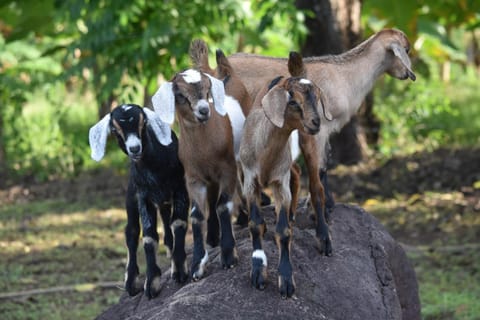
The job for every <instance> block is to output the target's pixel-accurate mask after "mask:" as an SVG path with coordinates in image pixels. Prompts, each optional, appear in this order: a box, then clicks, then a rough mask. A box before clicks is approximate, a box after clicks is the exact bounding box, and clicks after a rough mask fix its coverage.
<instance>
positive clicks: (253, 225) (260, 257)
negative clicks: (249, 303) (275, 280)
mask: <svg viewBox="0 0 480 320" xmlns="http://www.w3.org/2000/svg"><path fill="white" fill-rule="evenodd" d="M249 211H250V219H249V222H248V229H249V231H250V236H251V239H252V247H253V253H252V271H251V272H250V282H251V284H252V286H253V287H255V288H257V289H259V290H264V289H265V282H266V280H267V255H266V254H265V251H264V250H263V247H262V241H263V235H264V234H265V232H266V230H267V226H266V224H265V220H263V217H262V216H261V214H260V209H259V207H258V205H257V203H255V202H251V203H250V205H249Z"/></svg>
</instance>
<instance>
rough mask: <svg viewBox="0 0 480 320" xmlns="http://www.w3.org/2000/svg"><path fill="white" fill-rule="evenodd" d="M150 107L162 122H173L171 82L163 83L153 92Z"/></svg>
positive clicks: (173, 103) (173, 107) (173, 104)
mask: <svg viewBox="0 0 480 320" xmlns="http://www.w3.org/2000/svg"><path fill="white" fill-rule="evenodd" d="M152 105H153V109H154V110H155V112H156V113H157V114H158V115H159V117H160V119H161V120H162V121H163V122H166V123H168V124H172V123H173V121H174V120H175V96H174V95H173V85H172V83H171V82H165V83H164V84H162V85H161V86H160V88H159V89H158V90H157V92H155V94H154V95H153V96H152Z"/></svg>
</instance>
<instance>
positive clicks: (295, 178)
mask: <svg viewBox="0 0 480 320" xmlns="http://www.w3.org/2000/svg"><path fill="white" fill-rule="evenodd" d="M300 175H301V169H300V166H299V165H298V164H297V163H295V162H294V163H292V166H291V168H290V193H291V195H292V204H291V205H290V212H289V217H288V218H289V220H290V221H291V222H294V221H295V215H296V211H297V205H298V194H299V192H300Z"/></svg>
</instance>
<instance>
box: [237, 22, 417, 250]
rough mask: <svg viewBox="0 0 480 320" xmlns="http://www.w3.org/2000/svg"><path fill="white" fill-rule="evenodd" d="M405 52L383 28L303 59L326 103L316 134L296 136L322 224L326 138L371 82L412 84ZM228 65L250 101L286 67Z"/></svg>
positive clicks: (397, 37) (253, 61)
mask: <svg viewBox="0 0 480 320" xmlns="http://www.w3.org/2000/svg"><path fill="white" fill-rule="evenodd" d="M409 50H410V43H409V41H408V39H407V37H406V36H405V34H404V33H403V32H402V31H400V30H395V29H386V30H382V31H380V32H378V33H376V34H374V35H373V36H371V37H370V38H368V39H367V40H365V41H364V42H362V43H360V44H359V45H358V46H356V47H355V48H353V49H351V50H349V51H347V52H345V53H343V54H340V55H327V56H322V57H312V58H305V59H303V62H304V66H305V70H306V72H307V73H308V76H309V79H311V80H312V81H313V82H314V83H315V84H316V85H317V86H318V87H319V88H320V89H321V91H322V98H323V100H324V102H325V104H324V107H325V109H324V110H323V112H322V120H326V121H324V122H323V125H322V126H321V128H320V133H319V134H317V135H315V136H310V135H305V134H304V133H302V132H299V136H300V139H299V140H300V141H299V142H300V148H301V150H302V153H303V155H304V158H305V163H306V166H307V169H308V174H309V184H310V186H309V189H310V198H311V201H312V204H313V208H314V210H315V211H316V215H317V216H318V215H319V214H320V213H319V212H321V211H323V209H322V208H324V206H325V200H323V199H325V195H326V197H327V199H326V205H327V208H326V209H327V210H326V211H325V214H326V219H327V221H328V220H329V216H328V215H329V212H330V211H331V210H332V209H333V206H334V200H333V197H332V196H331V193H330V191H329V188H328V183H327V171H326V163H327V159H326V156H327V155H328V152H327V149H328V147H329V145H328V139H329V137H330V135H331V134H332V133H333V132H336V131H339V130H340V129H341V128H342V127H343V126H344V125H345V124H346V123H347V122H348V121H349V120H350V118H351V117H352V116H353V115H354V114H355V113H356V112H357V111H358V109H359V108H360V105H361V103H362V101H363V100H364V98H365V96H366V95H367V93H368V92H369V91H370V90H371V89H372V88H373V85H374V83H375V80H376V79H377V78H378V77H380V76H381V75H382V74H384V73H387V74H389V75H391V76H393V77H395V78H398V79H401V80H405V79H407V78H410V79H411V80H413V81H415V79H416V76H415V74H414V73H413V71H412V70H411V62H410V59H409V57H408V52H409ZM229 61H230V64H231V65H232V66H233V68H234V69H235V72H236V73H237V75H238V76H239V77H240V78H241V79H242V80H243V82H244V83H245V84H246V87H247V90H248V92H249V93H250V95H251V96H252V97H256V95H257V94H258V91H259V88H261V85H262V84H263V83H265V82H266V81H268V79H271V78H272V77H274V76H276V75H285V74H287V63H286V61H285V59H282V58H270V57H263V56H258V55H249V54H242V53H238V54H234V55H231V56H229ZM322 185H323V186H324V188H325V189H323V187H322ZM324 193H325V194H324ZM316 231H317V237H318V240H319V248H320V251H322V252H324V253H325V254H326V255H330V254H331V251H330V250H328V244H327V243H328V238H327V234H326V233H325V230H322V229H321V225H319V221H318V220H317V230H316Z"/></svg>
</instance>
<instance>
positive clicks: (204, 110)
mask: <svg viewBox="0 0 480 320" xmlns="http://www.w3.org/2000/svg"><path fill="white" fill-rule="evenodd" d="M209 111H210V110H209V109H208V107H203V108H200V109H199V110H198V112H199V113H200V114H201V115H202V116H208V112H209Z"/></svg>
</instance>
